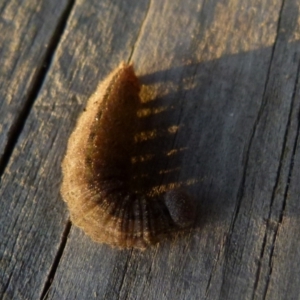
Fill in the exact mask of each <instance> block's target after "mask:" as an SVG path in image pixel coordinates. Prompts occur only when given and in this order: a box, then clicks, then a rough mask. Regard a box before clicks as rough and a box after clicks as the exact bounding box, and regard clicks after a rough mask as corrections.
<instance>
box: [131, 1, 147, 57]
mask: <svg viewBox="0 0 300 300" xmlns="http://www.w3.org/2000/svg"><path fill="white" fill-rule="evenodd" d="M151 3H152V0H149V4H148V8H147V11H146V13H145V17H144V20H143V22H142V25H141V27H140V30H139V32H138V35H137V38H136V40H135V43H134V44H133V47H132V49H131V52H130V55H129V58H128V61H127V62H128V63H130V61H131V59H132V56H133V53H134V50H135V48H136V45H137V44H138V42H139V39H140V36H141V33H142V31H143V28H144V27H145V24H146V20H147V17H148V15H149V11H150V7H151Z"/></svg>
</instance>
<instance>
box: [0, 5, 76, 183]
mask: <svg viewBox="0 0 300 300" xmlns="http://www.w3.org/2000/svg"><path fill="white" fill-rule="evenodd" d="M74 3H75V0H70V1H69V3H68V5H67V6H66V8H65V10H64V12H63V13H62V14H61V17H60V20H59V22H58V25H57V27H56V29H55V30H54V33H53V35H52V37H51V39H50V42H49V47H48V49H47V51H46V53H45V57H44V60H43V61H42V62H41V63H40V65H39V68H38V69H37V71H36V74H35V76H34V79H33V83H32V86H31V88H29V90H28V96H27V100H26V101H25V104H24V105H23V107H22V108H21V109H20V112H19V115H18V116H17V118H16V121H15V122H14V124H12V126H11V128H10V130H9V132H8V137H7V144H6V146H5V148H4V151H3V155H2V157H1V158H0V181H1V177H2V175H3V173H4V170H5V168H6V166H7V165H8V162H9V160H10V157H11V154H12V152H13V150H14V148H15V145H16V143H17V141H18V138H19V136H20V135H21V132H22V130H23V128H24V125H25V122H26V120H27V117H28V115H29V113H30V111H31V108H32V106H33V104H34V102H35V100H36V98H37V96H38V94H39V91H40V89H41V87H42V85H43V83H44V80H45V78H46V75H47V73H48V70H49V67H50V64H51V61H52V58H53V56H54V55H55V52H56V49H57V46H58V44H59V42H60V39H61V37H62V35H63V32H64V29H65V27H66V24H67V20H68V18H69V15H70V13H71V11H72V8H73V6H74Z"/></svg>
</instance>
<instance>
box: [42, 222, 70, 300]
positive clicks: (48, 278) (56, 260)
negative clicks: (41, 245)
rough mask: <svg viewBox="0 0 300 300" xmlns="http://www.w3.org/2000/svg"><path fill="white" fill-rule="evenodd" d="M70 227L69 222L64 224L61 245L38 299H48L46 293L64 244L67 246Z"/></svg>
mask: <svg viewBox="0 0 300 300" xmlns="http://www.w3.org/2000/svg"><path fill="white" fill-rule="evenodd" d="M71 226H72V224H71V222H70V221H68V222H67V224H66V227H65V230H64V232H63V235H62V240H61V243H60V245H59V248H58V251H57V253H56V256H55V258H54V261H53V264H52V266H51V269H50V272H49V275H48V277H47V280H46V283H45V285H44V288H43V291H42V294H41V297H40V299H41V300H43V299H47V297H48V292H49V290H50V287H51V284H52V281H53V278H54V276H55V273H56V270H57V268H58V265H59V262H60V259H61V257H62V255H63V252H64V249H65V247H66V244H67V239H68V236H69V233H70V230H71Z"/></svg>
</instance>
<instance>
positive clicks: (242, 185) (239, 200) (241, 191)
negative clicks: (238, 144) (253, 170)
mask: <svg viewBox="0 0 300 300" xmlns="http://www.w3.org/2000/svg"><path fill="white" fill-rule="evenodd" d="M284 3H285V1H284V0H283V1H282V5H281V8H280V11H279V17H278V23H277V30H276V37H275V42H274V44H273V47H272V52H271V57H270V62H269V65H268V70H267V75H266V81H265V84H264V89H263V93H262V101H261V104H260V107H259V110H258V113H257V117H256V120H255V122H254V125H253V128H252V132H251V134H250V139H249V143H248V146H247V150H246V155H245V159H244V169H243V174H242V180H241V183H240V186H239V189H238V193H237V203H236V207H235V211H234V214H233V218H232V222H231V225H230V228H229V232H228V238H227V242H226V252H227V251H229V250H228V249H229V247H230V244H231V237H232V234H233V231H234V228H235V226H236V225H235V224H236V221H237V218H238V216H239V212H240V208H241V204H242V199H243V195H244V189H245V184H246V177H247V176H246V175H247V169H248V166H249V159H250V150H251V148H252V144H253V140H254V136H255V133H256V131H257V127H258V124H259V123H260V119H261V117H262V114H263V111H264V108H265V106H266V104H267V102H268V101H267V96H266V94H267V87H268V84H269V81H270V74H271V68H272V64H273V60H274V55H275V49H276V46H277V43H278V39H279V31H280V25H281V18H282V13H283V7H284ZM264 242H266V241H264ZM263 247H264V245H263ZM263 251H264V249H262V251H261V255H262V254H263ZM225 269H226V266H225ZM259 269H260V268H259ZM259 272H260V271H258V272H257V275H258V276H259ZM224 280H225V278H223V281H224ZM256 280H257V279H256ZM255 282H256V281H255ZM257 283H258V282H257ZM257 283H256V285H257ZM223 284H224V282H223V283H222V285H223ZM254 293H255V291H254V292H253V295H252V296H254ZM252 298H253V297H252Z"/></svg>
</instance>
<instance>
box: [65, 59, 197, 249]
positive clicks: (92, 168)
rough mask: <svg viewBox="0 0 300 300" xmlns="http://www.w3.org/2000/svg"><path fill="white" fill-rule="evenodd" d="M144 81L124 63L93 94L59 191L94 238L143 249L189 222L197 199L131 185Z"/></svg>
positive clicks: (74, 219) (70, 145) (73, 136)
mask: <svg viewBox="0 0 300 300" xmlns="http://www.w3.org/2000/svg"><path fill="white" fill-rule="evenodd" d="M139 91H140V84H139V81H138V79H137V77H136V75H135V73H134V70H133V67H132V66H131V65H126V64H124V63H123V64H121V65H120V66H119V67H118V68H117V69H116V70H115V71H113V72H112V73H111V74H110V75H109V76H108V77H107V79H106V80H104V82H103V83H101V84H100V85H99V86H98V88H97V90H96V92H95V93H94V94H93V95H92V97H91V98H90V99H89V101H88V104H87V107H86V110H85V112H83V114H82V115H81V116H80V118H79V120H78V122H77V125H76V128H75V130H74V131H73V133H72V134H71V136H70V139H69V142H68V146H67V151H66V155H65V158H64V160H63V163H62V173H63V183H62V187H61V194H62V197H63V199H64V201H66V202H67V204H68V208H69V210H70V215H71V221H72V222H73V223H74V224H75V225H77V226H78V227H80V228H82V229H83V230H84V232H85V233H86V234H88V235H89V236H90V237H91V238H92V239H93V240H94V241H96V242H100V243H106V244H110V245H112V246H116V247H119V248H131V247H134V248H138V249H145V248H146V247H147V246H148V245H154V244H156V243H157V242H159V241H160V240H161V239H162V238H163V237H164V236H167V235H169V234H170V233H172V232H174V231H177V230H180V229H183V228H186V227H189V226H190V225H191V224H192V222H193V219H194V213H195V209H194V203H193V201H191V200H190V199H189V197H188V196H187V195H186V194H184V193H183V192H182V191H169V192H167V193H166V194H165V196H164V198H159V197H158V198H149V197H147V196H143V195H140V194H139V193H137V192H135V191H134V190H132V188H131V186H130V180H129V177H130V174H129V173H130V172H129V170H130V166H131V153H132V148H133V144H134V133H135V130H136V123H135V122H136V120H137V118H136V114H137V109H138V105H139V103H140V98H139Z"/></svg>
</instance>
